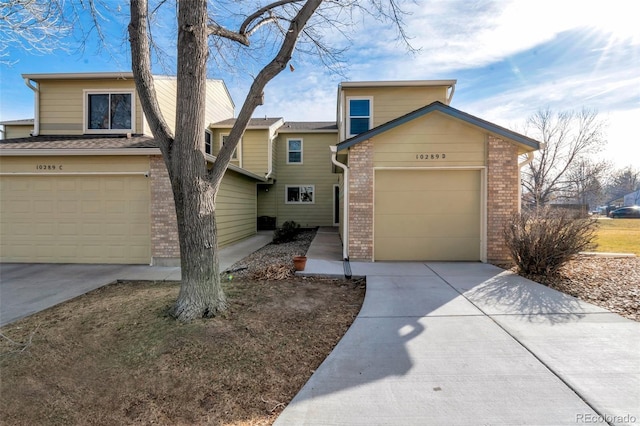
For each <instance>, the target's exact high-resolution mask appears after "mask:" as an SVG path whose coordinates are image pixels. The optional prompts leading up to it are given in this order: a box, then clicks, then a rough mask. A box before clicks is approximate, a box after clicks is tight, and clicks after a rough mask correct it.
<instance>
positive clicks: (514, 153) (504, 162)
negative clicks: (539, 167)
mask: <svg viewBox="0 0 640 426" xmlns="http://www.w3.org/2000/svg"><path fill="white" fill-rule="evenodd" d="M488 142H489V144H488V157H487V167H488V170H487V260H488V261H489V262H491V261H494V262H502V261H508V260H509V259H510V257H509V252H508V250H507V247H506V246H505V241H504V233H503V232H504V231H503V230H504V227H505V225H506V224H507V222H508V221H509V218H510V216H511V215H512V214H513V213H516V212H517V211H518V203H519V202H520V200H519V199H518V195H519V191H518V185H519V183H520V182H519V179H518V173H520V171H519V170H518V148H517V147H516V146H515V145H514V144H512V143H509V142H506V141H504V140H502V139H499V138H496V137H493V136H489V141H488Z"/></svg>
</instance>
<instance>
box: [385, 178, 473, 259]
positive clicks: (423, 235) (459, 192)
mask: <svg viewBox="0 0 640 426" xmlns="http://www.w3.org/2000/svg"><path fill="white" fill-rule="evenodd" d="M374 202H375V209H374V258H375V260H376V261H381V260H445V261H447V260H450V261H477V260H481V246H480V244H481V243H480V234H481V174H480V171H479V170H433V171H424V170H377V171H376V173H375V193H374Z"/></svg>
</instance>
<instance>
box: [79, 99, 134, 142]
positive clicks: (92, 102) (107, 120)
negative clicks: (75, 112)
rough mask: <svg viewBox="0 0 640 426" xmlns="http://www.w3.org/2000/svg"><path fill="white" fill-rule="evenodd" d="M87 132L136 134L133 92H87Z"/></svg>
mask: <svg viewBox="0 0 640 426" xmlns="http://www.w3.org/2000/svg"><path fill="white" fill-rule="evenodd" d="M85 120H86V121H85V132H87V133H114V132H118V133H134V124H135V108H134V95H133V92H116V91H110V92H100V91H85Z"/></svg>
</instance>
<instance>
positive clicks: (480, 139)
mask: <svg viewBox="0 0 640 426" xmlns="http://www.w3.org/2000/svg"><path fill="white" fill-rule="evenodd" d="M373 141H374V157H373V161H374V166H375V167H459V166H483V165H485V161H486V143H485V141H486V135H485V134H484V133H483V132H482V131H480V130H478V129H476V128H474V127H472V126H470V125H467V124H465V123H462V122H461V121H459V120H457V119H455V118H452V117H448V116H446V115H443V114H440V113H438V112H433V113H430V114H427V115H426V116H424V117H420V118H418V119H415V120H413V121H410V122H409V123H406V124H403V125H400V126H398V127H396V128H394V129H392V130H389V131H388V132H385V133H383V134H381V135H379V136H377V137H375V138H373ZM427 157H428V159H427Z"/></svg>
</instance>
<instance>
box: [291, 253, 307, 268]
mask: <svg viewBox="0 0 640 426" xmlns="http://www.w3.org/2000/svg"><path fill="white" fill-rule="evenodd" d="M306 265H307V256H293V267H294V268H296V271H304V267H305V266H306Z"/></svg>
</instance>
